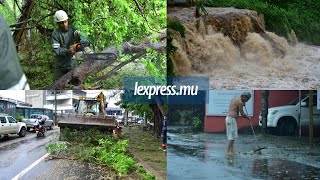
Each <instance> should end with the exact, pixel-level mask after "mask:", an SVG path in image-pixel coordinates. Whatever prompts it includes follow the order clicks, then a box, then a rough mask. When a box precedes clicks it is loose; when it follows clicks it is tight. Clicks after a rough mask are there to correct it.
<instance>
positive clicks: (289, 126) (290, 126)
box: [286, 121, 296, 136]
mask: <svg viewBox="0 0 320 180" xmlns="http://www.w3.org/2000/svg"><path fill="white" fill-rule="evenodd" d="M295 131H296V123H295V122H293V121H287V123H286V133H287V135H289V136H293V135H294V133H295Z"/></svg>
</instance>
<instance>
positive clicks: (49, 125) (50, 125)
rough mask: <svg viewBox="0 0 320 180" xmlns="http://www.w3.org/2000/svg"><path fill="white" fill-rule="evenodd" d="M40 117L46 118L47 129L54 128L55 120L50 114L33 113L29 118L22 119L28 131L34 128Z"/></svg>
mask: <svg viewBox="0 0 320 180" xmlns="http://www.w3.org/2000/svg"><path fill="white" fill-rule="evenodd" d="M38 117H41V118H45V119H46V123H45V127H46V128H47V129H53V120H52V119H50V118H49V116H47V115H43V114H31V116H30V118H29V119H22V121H23V122H24V123H26V125H27V130H28V131H30V129H31V128H32V129H34V124H35V122H36V121H37V119H38Z"/></svg>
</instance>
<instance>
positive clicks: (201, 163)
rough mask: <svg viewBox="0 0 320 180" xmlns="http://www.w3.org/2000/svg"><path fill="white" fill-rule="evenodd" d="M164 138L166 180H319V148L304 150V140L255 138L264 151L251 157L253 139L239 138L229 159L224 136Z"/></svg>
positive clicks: (193, 135)
mask: <svg viewBox="0 0 320 180" xmlns="http://www.w3.org/2000/svg"><path fill="white" fill-rule="evenodd" d="M168 137H169V140H168V151H167V178H168V180H171V179H172V180H173V179H174V180H179V179H201V180H205V179H232V180H233V179H319V178H320V163H319V162H320V156H319V155H320V154H319V146H316V147H314V148H308V145H307V144H308V141H307V139H301V140H299V139H297V138H294V137H279V136H269V137H268V138H263V137H261V136H260V135H258V141H259V143H260V145H261V147H267V149H263V150H262V151H261V152H262V153H261V154H254V153H253V150H254V149H255V147H256V142H255V140H254V138H253V136H252V135H243V134H240V135H239V138H238V139H237V141H236V142H235V151H236V155H235V156H233V157H232V158H230V157H226V147H227V140H226V135H225V134H220V133H198V134H193V133H173V132H172V133H170V132H169V133H168Z"/></svg>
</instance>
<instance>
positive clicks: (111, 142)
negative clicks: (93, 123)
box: [46, 128, 154, 179]
mask: <svg viewBox="0 0 320 180" xmlns="http://www.w3.org/2000/svg"><path fill="white" fill-rule="evenodd" d="M60 140H61V141H60V142H57V143H49V144H48V145H47V146H46V150H47V151H48V152H49V153H50V154H51V155H54V156H61V155H62V156H71V157H73V158H76V159H81V160H83V161H85V162H89V163H95V164H103V165H107V166H108V167H110V168H111V169H113V170H115V171H116V172H117V174H118V175H120V176H124V175H128V174H130V173H133V172H134V173H136V174H137V175H138V176H140V179H154V176H152V175H150V174H149V173H147V172H146V171H145V170H144V169H143V168H141V167H139V166H137V165H136V161H135V160H134V159H133V158H132V157H131V156H129V155H128V152H127V145H128V140H122V139H118V138H115V137H113V136H111V134H106V133H101V132H99V131H97V130H96V129H90V130H88V131H83V132H80V131H72V130H69V129H67V128H66V129H64V130H63V131H62V132H61V134H60Z"/></svg>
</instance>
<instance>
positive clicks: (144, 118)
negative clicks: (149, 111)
mask: <svg viewBox="0 0 320 180" xmlns="http://www.w3.org/2000/svg"><path fill="white" fill-rule="evenodd" d="M143 126H144V127H147V119H146V112H144V113H143Z"/></svg>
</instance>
